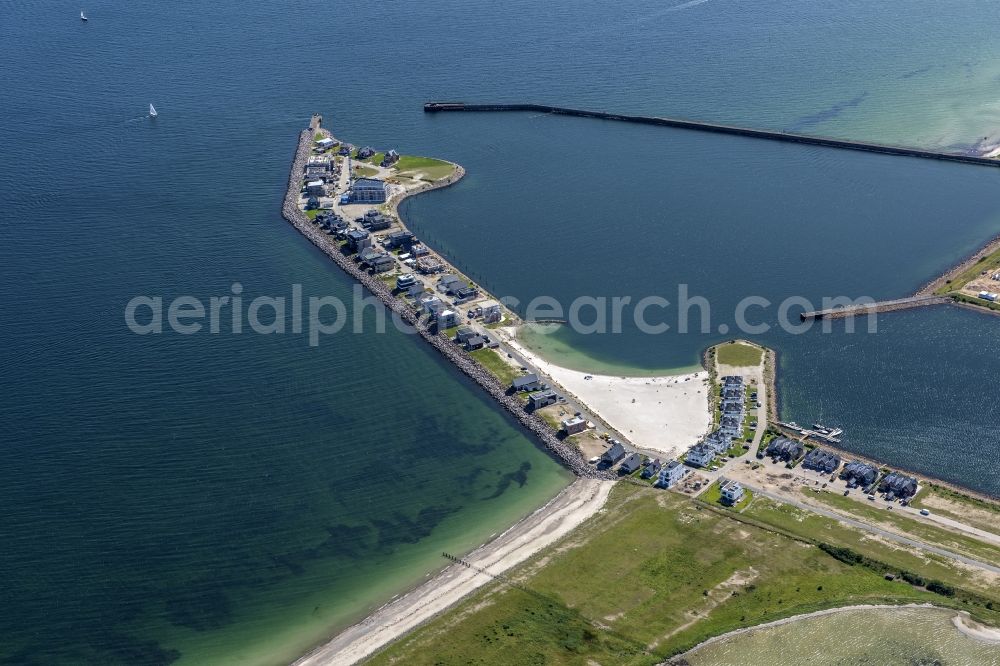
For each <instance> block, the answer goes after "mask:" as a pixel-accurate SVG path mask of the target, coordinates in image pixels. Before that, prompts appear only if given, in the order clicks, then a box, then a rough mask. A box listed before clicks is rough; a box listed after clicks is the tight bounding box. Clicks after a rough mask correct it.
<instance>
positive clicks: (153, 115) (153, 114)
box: [149, 104, 157, 118]
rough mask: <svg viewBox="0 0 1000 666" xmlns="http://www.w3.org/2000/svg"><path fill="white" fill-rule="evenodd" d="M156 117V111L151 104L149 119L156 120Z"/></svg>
mask: <svg viewBox="0 0 1000 666" xmlns="http://www.w3.org/2000/svg"><path fill="white" fill-rule="evenodd" d="M156 116H157V113H156V109H155V108H153V105H152V104H150V105H149V117H150V118H155V117H156Z"/></svg>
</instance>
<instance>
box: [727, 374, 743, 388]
mask: <svg viewBox="0 0 1000 666" xmlns="http://www.w3.org/2000/svg"><path fill="white" fill-rule="evenodd" d="M722 385H723V386H724V387H730V386H740V387H742V386H743V378H742V377H740V376H739V375H726V376H725V377H723V378H722Z"/></svg>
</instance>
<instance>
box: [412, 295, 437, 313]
mask: <svg viewBox="0 0 1000 666" xmlns="http://www.w3.org/2000/svg"><path fill="white" fill-rule="evenodd" d="M417 305H419V306H420V310H421V311H422V312H423V313H424V314H431V313H432V312H433V311H434V308H436V307H439V306H441V305H443V303H441V299H440V298H438V297H437V296H435V295H434V294H426V295H424V296H421V297H420V298H418V299H417Z"/></svg>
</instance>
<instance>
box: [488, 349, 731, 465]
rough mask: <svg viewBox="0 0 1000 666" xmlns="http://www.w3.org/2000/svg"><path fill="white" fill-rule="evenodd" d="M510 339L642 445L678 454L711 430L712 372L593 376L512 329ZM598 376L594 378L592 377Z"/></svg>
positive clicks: (569, 390)
mask: <svg viewBox="0 0 1000 666" xmlns="http://www.w3.org/2000/svg"><path fill="white" fill-rule="evenodd" d="M503 339H504V342H505V343H507V344H508V345H509V346H511V347H512V348H514V349H515V350H517V352H518V353H519V354H521V355H522V356H524V358H525V359H526V360H527V361H528V363H529V364H530V365H532V366H534V367H536V368H538V370H539V371H541V372H542V373H544V374H545V375H548V376H549V378H550V379H551V380H552V381H553V382H554V383H555V384H557V385H558V386H557V390H558V389H562V391H563V392H564V393H566V394H569V395H571V396H573V397H575V398H576V399H577V400H578V401H579V402H581V403H583V404H584V405H585V406H586V407H587V408H588V409H589V410H591V411H592V412H594V413H595V414H596V415H597V416H599V417H600V418H602V419H604V420H605V421H606V422H607V424H608V425H610V426H611V427H612V428H614V429H616V430H617V431H618V432H620V433H621V434H622V435H624V436H625V437H627V438H628V440H629V441H630V442H631V443H632V444H633V445H634V446H636V447H638V448H640V449H645V450H649V451H656V452H659V453H664V454H666V455H667V456H668V457H673V456H676V455H679V454H680V453H682V452H683V451H684V450H685V449H687V448H688V447H690V446H692V445H693V444H695V443H697V442H698V440H699V439H700V438H701V437H703V436H704V435H706V434H707V433H708V429H709V427H710V426H711V424H712V415H711V412H709V410H708V391H709V388H708V385H707V383H706V380H707V379H708V372H694V373H690V374H686V375H667V376H662V377H612V376H609V375H591V374H588V373H585V372H579V371H577V370H570V369H569V368H563V367H561V366H558V365H555V364H553V363H550V362H548V361H546V360H545V359H543V358H541V357H539V356H538V355H536V354H535V353H533V352H532V351H531V350H530V349H527V348H526V347H525V346H524V345H522V344H520V343H519V342H518V341H517V340H516V339H515V338H513V336H512V335H510V333H509V332H508V331H507V330H504V331H503ZM586 377H592V379H586Z"/></svg>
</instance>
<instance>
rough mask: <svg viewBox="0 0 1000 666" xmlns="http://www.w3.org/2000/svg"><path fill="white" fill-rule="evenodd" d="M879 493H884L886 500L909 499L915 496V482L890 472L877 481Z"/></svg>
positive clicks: (909, 477)
mask: <svg viewBox="0 0 1000 666" xmlns="http://www.w3.org/2000/svg"><path fill="white" fill-rule="evenodd" d="M878 489H879V492H883V493H885V498H886V499H887V500H890V501H891V500H894V499H897V498H898V499H903V500H905V499H909V498H911V497H913V496H914V495H916V494H917V480H916V479H915V478H913V477H912V476H906V475H905V474H901V473H900V472H890V473H889V474H886V475H885V478H884V479H882V480H881V481H879V484H878Z"/></svg>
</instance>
